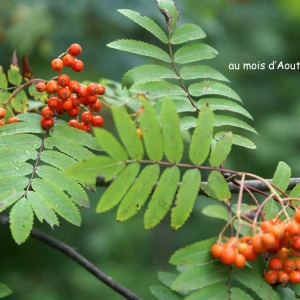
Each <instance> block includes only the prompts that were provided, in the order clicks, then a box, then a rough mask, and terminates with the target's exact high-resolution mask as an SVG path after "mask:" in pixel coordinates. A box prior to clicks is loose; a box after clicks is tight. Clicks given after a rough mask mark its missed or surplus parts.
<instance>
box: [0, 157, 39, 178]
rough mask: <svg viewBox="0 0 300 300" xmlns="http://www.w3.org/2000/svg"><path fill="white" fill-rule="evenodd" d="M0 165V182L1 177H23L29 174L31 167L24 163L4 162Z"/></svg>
mask: <svg viewBox="0 0 300 300" xmlns="http://www.w3.org/2000/svg"><path fill="white" fill-rule="evenodd" d="M5 162H6V160H5V161H4V163H3V164H2V163H1V164H0V180H1V178H2V177H7V176H9V177H10V176H24V175H28V174H31V173H32V171H33V167H32V165H31V164H29V163H26V162H8V163H7V162H6V163H5Z"/></svg>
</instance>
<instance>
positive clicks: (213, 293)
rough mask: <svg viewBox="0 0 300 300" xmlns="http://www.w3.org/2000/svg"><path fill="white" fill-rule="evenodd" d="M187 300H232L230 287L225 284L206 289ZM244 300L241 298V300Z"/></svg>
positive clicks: (193, 294) (186, 299)
mask: <svg viewBox="0 0 300 300" xmlns="http://www.w3.org/2000/svg"><path fill="white" fill-rule="evenodd" d="M230 296H231V294H230ZM184 299H185V300H200V299H205V300H217V299H222V300H231V299H232V298H231V297H230V298H229V292H228V287H227V286H226V285H225V284H224V283H218V284H214V285H212V286H208V287H205V288H203V289H201V290H200V291H197V292H194V293H192V294H190V295H189V296H188V297H186V298H184ZM241 299H243V300H244V298H240V300H241Z"/></svg>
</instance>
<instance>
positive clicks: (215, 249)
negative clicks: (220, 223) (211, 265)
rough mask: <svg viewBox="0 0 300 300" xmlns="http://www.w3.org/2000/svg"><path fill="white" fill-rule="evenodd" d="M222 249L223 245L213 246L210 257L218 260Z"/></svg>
mask: <svg viewBox="0 0 300 300" xmlns="http://www.w3.org/2000/svg"><path fill="white" fill-rule="evenodd" d="M223 249H224V244H221V243H216V244H214V245H213V246H212V247H211V249H210V253H211V256H212V257H213V258H220V257H221V254H222V252H223Z"/></svg>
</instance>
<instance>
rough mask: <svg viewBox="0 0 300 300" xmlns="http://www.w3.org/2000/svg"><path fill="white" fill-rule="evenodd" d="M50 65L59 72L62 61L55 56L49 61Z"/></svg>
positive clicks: (62, 64)
mask: <svg viewBox="0 0 300 300" xmlns="http://www.w3.org/2000/svg"><path fill="white" fill-rule="evenodd" d="M51 67H52V69H53V71H57V72H59V71H61V70H62V69H63V67H64V63H63V61H62V60H61V59H60V58H55V59H53V60H52V62H51Z"/></svg>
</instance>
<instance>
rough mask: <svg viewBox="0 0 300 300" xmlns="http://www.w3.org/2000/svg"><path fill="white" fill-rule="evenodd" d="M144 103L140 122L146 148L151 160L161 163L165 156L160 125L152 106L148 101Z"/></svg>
mask: <svg viewBox="0 0 300 300" xmlns="http://www.w3.org/2000/svg"><path fill="white" fill-rule="evenodd" d="M142 103H143V105H144V111H143V112H142V113H141V114H140V117H139V120H140V125H141V129H142V133H143V141H144V146H145V149H146V152H147V155H148V157H149V159H151V160H153V161H160V160H161V159H162V157H163V155H164V149H163V139H162V135H161V131H160V124H159V121H158V119H157V116H156V112H155V110H154V108H153V107H152V105H150V104H149V103H148V102H147V101H146V100H145V101H142Z"/></svg>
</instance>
